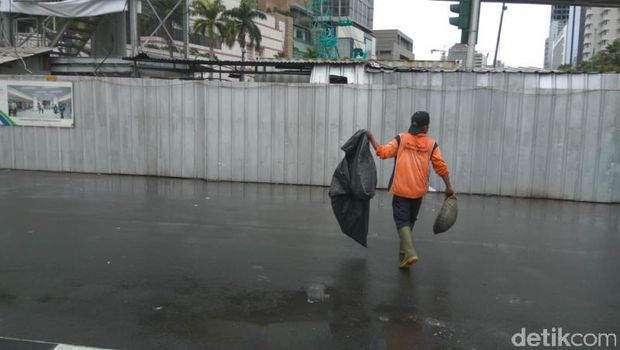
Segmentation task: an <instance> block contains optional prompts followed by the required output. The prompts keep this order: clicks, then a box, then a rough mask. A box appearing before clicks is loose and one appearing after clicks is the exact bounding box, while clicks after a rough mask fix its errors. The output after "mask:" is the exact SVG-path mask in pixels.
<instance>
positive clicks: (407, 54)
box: [373, 29, 415, 61]
mask: <svg viewBox="0 0 620 350" xmlns="http://www.w3.org/2000/svg"><path fill="white" fill-rule="evenodd" d="M373 34H374V35H375V38H377V59H380V60H391V61H399V60H410V61H413V60H414V59H415V55H414V54H413V39H411V38H410V37H408V36H407V35H405V34H404V33H403V32H401V31H400V30H398V29H385V30H375V31H374V32H373Z"/></svg>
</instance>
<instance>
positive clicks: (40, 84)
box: [0, 80, 75, 128]
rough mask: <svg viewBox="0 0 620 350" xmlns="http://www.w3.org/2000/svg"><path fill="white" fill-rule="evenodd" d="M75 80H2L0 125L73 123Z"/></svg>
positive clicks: (68, 124) (63, 125)
mask: <svg viewBox="0 0 620 350" xmlns="http://www.w3.org/2000/svg"><path fill="white" fill-rule="evenodd" d="M73 107H74V104H73V83H72V82H59V81H26V80H4V81H0V126H49V127H63V128H70V127H73V124H74V119H75V115H74V114H73V111H74V108H73Z"/></svg>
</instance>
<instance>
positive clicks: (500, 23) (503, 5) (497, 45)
mask: <svg viewBox="0 0 620 350" xmlns="http://www.w3.org/2000/svg"><path fill="white" fill-rule="evenodd" d="M506 9H507V7H506V3H505V2H502V15H501V16H500V17H499V29H498V30H497V43H495V55H494V56H493V68H495V67H497V51H498V50H499V38H500V37H501V36H502V23H503V22H504V11H506Z"/></svg>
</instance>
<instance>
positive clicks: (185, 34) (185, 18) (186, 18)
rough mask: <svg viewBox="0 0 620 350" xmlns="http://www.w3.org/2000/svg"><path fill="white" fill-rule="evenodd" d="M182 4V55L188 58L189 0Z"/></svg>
mask: <svg viewBox="0 0 620 350" xmlns="http://www.w3.org/2000/svg"><path fill="white" fill-rule="evenodd" d="M184 1H185V3H184V6H183V56H184V57H185V59H186V60H187V59H189V0H184Z"/></svg>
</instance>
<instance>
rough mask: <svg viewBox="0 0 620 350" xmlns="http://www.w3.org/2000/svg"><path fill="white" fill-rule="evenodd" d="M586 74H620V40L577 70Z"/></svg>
mask: <svg viewBox="0 0 620 350" xmlns="http://www.w3.org/2000/svg"><path fill="white" fill-rule="evenodd" d="M577 70H579V71H585V72H620V39H616V40H615V41H614V42H613V43H611V44H609V45H607V47H606V48H605V50H603V51H601V52H599V53H597V54H595V55H594V56H593V57H592V59H590V60H588V61H583V62H581V64H580V65H579V67H578V68H577Z"/></svg>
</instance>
